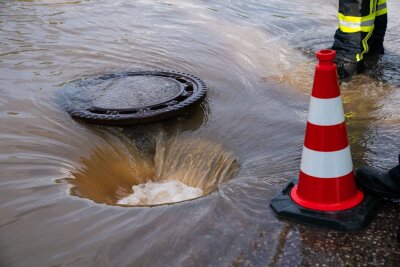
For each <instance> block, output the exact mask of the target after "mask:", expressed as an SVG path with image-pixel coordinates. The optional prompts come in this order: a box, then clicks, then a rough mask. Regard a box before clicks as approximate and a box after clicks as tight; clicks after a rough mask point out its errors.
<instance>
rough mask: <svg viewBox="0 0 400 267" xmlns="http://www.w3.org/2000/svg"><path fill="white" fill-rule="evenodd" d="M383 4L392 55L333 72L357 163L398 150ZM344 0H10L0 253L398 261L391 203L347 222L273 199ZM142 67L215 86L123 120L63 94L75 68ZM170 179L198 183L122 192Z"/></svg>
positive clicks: (54, 257) (1, 36) (109, 260)
mask: <svg viewBox="0 0 400 267" xmlns="http://www.w3.org/2000/svg"><path fill="white" fill-rule="evenodd" d="M388 8H389V26H388V32H387V37H386V40H385V48H386V54H385V55H384V56H383V57H382V58H381V59H380V60H379V62H378V64H377V65H375V66H374V67H373V68H371V69H369V70H368V71H367V72H366V73H365V74H363V75H359V76H357V77H355V78H354V79H353V81H351V82H349V83H345V84H342V86H341V87H342V94H343V99H344V107H345V112H346V118H347V122H348V134H349V140H350V145H351V150H352V155H353V161H354V165H355V166H360V165H362V164H368V165H371V166H374V167H379V168H389V167H391V166H393V165H395V164H396V158H397V154H398V153H399V152H400V149H399V148H400V140H399V138H398V137H399V133H400V119H399V118H400V108H399V107H400V105H399V104H400V103H399V102H400V91H399V90H398V89H399V88H400V74H399V71H398V70H399V67H400V65H399V62H400V60H399V59H400V55H399V49H400V46H399V44H400V34H399V32H398V29H399V27H400V16H399V14H398V12H396V10H398V9H399V8H400V4H399V2H398V1H388ZM336 10H337V1H336V0H335V1H334V0H321V1H311V2H310V1H305V0H294V1H286V2H282V1H277V0H271V1H255V0H245V1H229V0H222V1H212V0H190V1H178V0H165V1H164V0H162V1H160V0H138V1H123V0H115V1H107V0H99V1H90V0H89V1H62V0H57V1H50V0H33V1H4V0H3V1H2V0H0V81H1V83H0V265H1V266H88V265H89V266H90V265H93V266H266V265H269V266H310V265H316V264H320V265H327V266H345V265H350V266H351V265H356V266H357V265H368V264H369V265H387V266H396V265H398V262H399V261H400V256H399V255H400V247H399V244H398V243H396V241H395V229H396V225H397V224H398V222H399V220H400V211H399V207H398V205H397V204H387V205H386V206H385V207H383V209H382V211H381V212H380V213H379V214H378V215H377V217H376V218H375V219H374V220H373V221H372V224H371V226H370V227H368V228H367V229H365V230H362V231H360V232H355V233H337V232H333V231H328V230H321V229H315V228H311V227H306V226H300V225H297V224H293V223H290V222H286V221H280V220H278V219H276V217H275V215H274V214H273V213H272V211H271V209H270V208H269V202H270V199H271V198H272V197H273V196H274V194H275V193H276V192H277V191H278V190H280V189H281V188H282V187H283V185H284V184H285V183H286V182H287V181H289V180H290V179H292V178H293V177H296V176H297V174H298V171H299V165H300V156H301V149H302V146H303V138H304V129H305V120H306V116H307V108H308V96H309V93H310V90H311V86H312V76H313V71H314V65H315V58H314V56H313V53H314V52H315V50H317V49H321V48H326V47H329V46H330V45H331V44H332V41H333V40H332V38H333V37H332V36H333V33H334V31H335V29H336V27H337V18H336ZM148 69H149V70H157V69H170V70H176V71H183V72H186V73H193V74H195V75H196V76H199V77H201V78H202V79H203V80H204V81H205V82H206V84H207V85H208V94H207V98H206V99H205V101H204V102H203V103H202V104H201V105H198V106H197V107H195V108H194V110H193V111H192V112H188V113H186V114H183V115H182V116H179V117H177V118H171V119H168V120H166V121H162V122H159V123H155V124H151V125H142V126H136V127H128V128H111V127H101V126H93V125H88V124H86V123H84V122H81V121H77V120H74V119H72V118H71V117H70V116H69V115H68V114H67V112H65V110H64V109H63V108H62V107H61V106H60V105H59V102H58V100H59V99H58V94H57V93H58V92H59V91H60V90H61V88H63V87H64V86H65V84H68V83H70V82H72V81H78V80H85V78H87V77H89V78H90V77H98V76H100V75H103V74H105V73H118V72H124V71H135V70H148ZM72 93H73V92H72ZM103 102H104V101H103ZM168 179H173V180H176V181H179V182H180V183H183V184H185V185H187V186H190V187H194V188H199V189H201V190H203V195H204V196H203V197H200V198H196V199H193V200H189V201H184V202H180V203H176V204H173V205H161V206H156V207H125V206H121V205H118V204H117V202H118V201H119V200H121V199H123V198H125V197H127V196H129V195H130V194H132V193H134V192H133V190H132V188H133V187H135V186H139V185H140V184H141V185H145V186H144V188H142V189H145V188H146V187H147V186H146V185H149V184H150V182H149V181H153V182H154V183H160V182H162V181H166V180H168ZM139 187H140V186H139Z"/></svg>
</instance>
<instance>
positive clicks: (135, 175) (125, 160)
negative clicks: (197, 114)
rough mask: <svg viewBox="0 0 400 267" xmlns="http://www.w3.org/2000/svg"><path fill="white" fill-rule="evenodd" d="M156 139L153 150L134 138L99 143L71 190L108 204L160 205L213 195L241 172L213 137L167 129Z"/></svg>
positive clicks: (83, 163)
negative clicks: (169, 134) (169, 133)
mask: <svg viewBox="0 0 400 267" xmlns="http://www.w3.org/2000/svg"><path fill="white" fill-rule="evenodd" d="M153 141H154V142H153V143H154V145H155V148H154V149H151V150H152V151H153V154H150V155H149V153H145V152H144V151H142V149H139V148H138V146H136V145H135V142H130V144H129V145H127V144H126V142H123V143H122V142H121V143H120V142H115V141H113V142H107V143H106V144H102V145H101V146H97V147H96V148H95V149H93V150H92V152H91V153H90V155H89V156H87V157H83V158H81V159H80V163H81V167H80V168H79V169H77V170H76V171H74V172H72V173H71V177H70V178H68V179H66V181H67V182H68V183H69V184H70V185H72V187H71V190H70V192H71V194H73V195H75V196H79V197H83V198H88V199H90V200H92V201H95V202H98V203H105V204H108V205H127V206H143V205H145V206H152V205H160V204H166V203H175V202H180V201H185V200H188V199H194V198H198V197H201V196H204V195H207V194H210V193H212V192H214V191H216V190H217V186H218V185H219V184H221V183H223V182H225V181H227V180H229V179H231V178H232V177H233V176H235V174H236V172H237V169H238V164H237V160H236V158H235V157H234V155H233V153H232V152H229V151H227V150H225V148H224V147H223V146H222V145H220V144H216V143H215V142H212V141H209V140H205V139H200V138H190V137H178V136H174V137H167V136H166V135H165V134H164V133H163V132H161V133H158V134H156V135H155V136H154V140H153Z"/></svg>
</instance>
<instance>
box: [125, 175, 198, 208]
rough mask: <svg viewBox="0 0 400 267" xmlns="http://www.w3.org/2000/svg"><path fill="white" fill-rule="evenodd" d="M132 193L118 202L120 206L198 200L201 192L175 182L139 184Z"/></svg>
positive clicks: (133, 188)
mask: <svg viewBox="0 0 400 267" xmlns="http://www.w3.org/2000/svg"><path fill="white" fill-rule="evenodd" d="M132 190H133V193H132V194H131V195H129V196H127V197H124V198H122V199H120V200H118V202H117V204H120V205H159V204H164V203H174V202H180V201H185V200H189V199H193V198H198V197H201V196H202V195H203V190H202V189H200V188H195V187H191V186H187V185H185V184H184V183H182V182H180V181H177V180H170V181H161V182H153V181H151V180H150V181H148V182H147V183H145V184H139V185H135V186H133V187H132Z"/></svg>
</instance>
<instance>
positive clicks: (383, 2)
mask: <svg viewBox="0 0 400 267" xmlns="http://www.w3.org/2000/svg"><path fill="white" fill-rule="evenodd" d="M382 4H386V0H379V1H378V6H379V5H382Z"/></svg>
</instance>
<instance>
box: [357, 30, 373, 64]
mask: <svg viewBox="0 0 400 267" xmlns="http://www.w3.org/2000/svg"><path fill="white" fill-rule="evenodd" d="M371 35H372V31H370V32H369V33H368V34H367V36H366V37H365V38H364V40H362V45H363V51H362V52H361V54H357V55H356V59H357V61H360V60H361V59H363V57H364V54H365V53H367V52H368V51H369V47H368V39H369V38H370V37H371Z"/></svg>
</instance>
